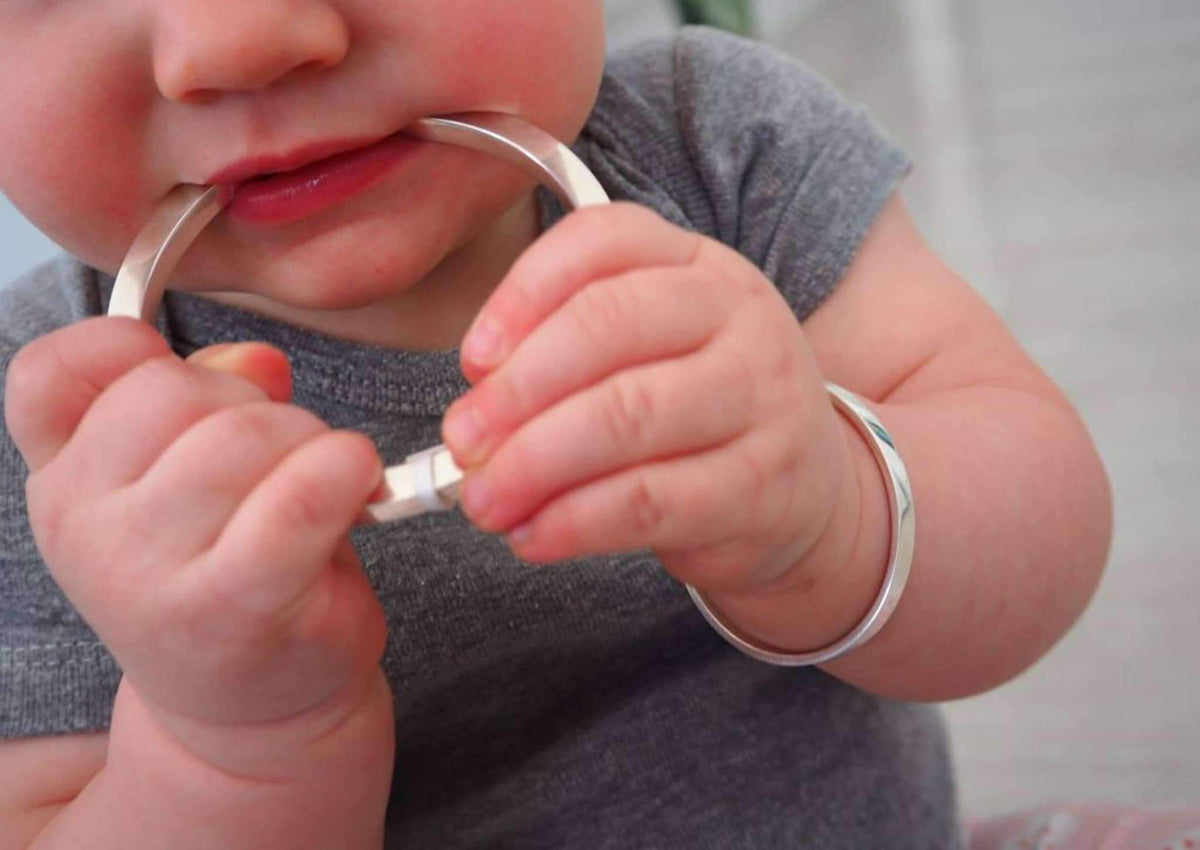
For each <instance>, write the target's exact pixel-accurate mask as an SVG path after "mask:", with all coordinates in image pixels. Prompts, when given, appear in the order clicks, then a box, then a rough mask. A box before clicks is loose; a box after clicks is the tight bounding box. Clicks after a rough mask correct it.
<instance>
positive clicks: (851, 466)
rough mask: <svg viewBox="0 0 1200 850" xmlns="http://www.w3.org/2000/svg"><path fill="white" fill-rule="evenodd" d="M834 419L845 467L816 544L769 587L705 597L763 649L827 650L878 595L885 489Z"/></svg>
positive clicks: (868, 458) (861, 446) (857, 442)
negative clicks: (844, 449) (843, 442)
mask: <svg viewBox="0 0 1200 850" xmlns="http://www.w3.org/2000/svg"><path fill="white" fill-rule="evenodd" d="M838 419H839V421H840V422H841V425H842V433H843V434H844V435H845V439H846V446H847V457H848V462H847V463H844V464H842V465H841V469H842V474H843V479H842V483H841V485H840V487H839V489H838V498H837V503H836V506H835V508H834V510H833V512H832V514H831V515H830V518H829V522H828V524H827V525H826V527H825V528H824V530H823V531H822V533H821V535H820V536H819V537H818V538H817V540H816V542H815V543H813V545H812V546H811V547H810V548H809V549H808V550H807V551H806V552H805V553H804V554H803V555H802V556H801V557H800V558H799V559H798V560H797V561H795V562H794V563H793V564H792V566H791V567H790V568H789V569H788V570H786V571H785V572H784V573H782V574H781V575H779V576H778V577H777V578H775V579H773V580H772V581H771V582H769V583H767V584H764V585H760V586H755V587H750V588H745V589H741V590H737V591H732V590H713V591H708V590H705V591H703V594H704V597H705V600H706V602H707V604H708V605H709V607H710V608H712V609H713V611H714V613H715V614H716V615H717V616H718V617H719V618H720V619H721V620H722V621H724V622H726V623H728V624H730V625H732V626H733V627H735V629H736V630H737V631H738V632H739V633H741V634H744V635H745V636H747V637H748V638H750V639H753V640H754V641H756V642H759V643H762V644H765V645H767V646H772V647H778V648H780V649H782V650H792V651H796V652H801V651H807V650H813V649H817V648H821V647H826V646H829V645H831V644H833V643H834V642H835V641H838V640H840V639H841V638H842V637H844V636H845V635H847V634H848V633H849V632H850V631H851V630H852V629H854V628H855V626H857V625H858V624H859V623H860V622H861V621H862V619H863V617H864V615H866V613H867V611H868V610H869V609H870V608H871V606H872V603H873V602H874V601H875V599H876V597H877V595H878V593H879V587H880V583H881V581H882V579H883V575H884V571H885V568H886V566H887V561H888V544H889V542H890V507H889V501H888V495H887V490H886V488H885V486H884V484H883V479H882V477H881V475H880V469H879V465H878V463H877V462H876V460H875V458H874V456H873V455H872V454H871V451H870V449H869V448H868V447H867V445H866V444H865V443H864V441H863V438H862V436H861V435H860V434H859V433H858V432H857V431H856V429H855V428H854V427H853V426H852V425H850V424H849V423H848V422H846V421H845V419H844V418H843V417H841V416H839V417H838Z"/></svg>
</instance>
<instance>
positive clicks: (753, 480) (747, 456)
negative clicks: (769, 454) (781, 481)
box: [733, 450, 771, 503]
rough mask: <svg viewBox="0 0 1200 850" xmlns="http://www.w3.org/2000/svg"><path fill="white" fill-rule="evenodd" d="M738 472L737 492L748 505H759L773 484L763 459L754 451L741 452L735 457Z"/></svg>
mask: <svg viewBox="0 0 1200 850" xmlns="http://www.w3.org/2000/svg"><path fill="white" fill-rule="evenodd" d="M733 460H734V464H735V469H736V470H737V472H736V476H737V477H736V481H737V483H736V492H737V493H739V494H740V495H741V497H742V499H743V500H744V501H746V502H747V503H757V501H758V500H759V499H760V498H762V496H763V494H764V493H766V492H767V488H768V487H769V486H770V484H771V475H770V473H769V472H768V471H767V468H766V465H765V464H764V463H763V461H762V459H761V458H759V457H757V456H756V455H755V454H754V452H752V451H748V450H746V451H739V452H736V453H735V454H734V456H733Z"/></svg>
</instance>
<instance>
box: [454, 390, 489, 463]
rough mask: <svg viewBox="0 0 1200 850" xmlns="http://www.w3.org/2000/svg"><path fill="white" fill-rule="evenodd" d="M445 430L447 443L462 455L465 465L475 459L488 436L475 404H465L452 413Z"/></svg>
mask: <svg viewBox="0 0 1200 850" xmlns="http://www.w3.org/2000/svg"><path fill="white" fill-rule="evenodd" d="M445 430H446V434H445V438H446V442H447V443H448V444H449V445H450V447H451V448H452V449H454V450H456V451H457V452H458V453H459V454H460V455H461V459H462V460H463V461H464V462H465V463H470V462H471V461H473V460H474V459H475V456H476V454H477V453H478V452H479V449H480V447H481V446H482V444H483V440H484V437H485V435H486V434H487V426H486V424H484V421H483V417H482V416H480V415H479V409H478V408H477V407H475V405H473V404H463V405H461V406H459V407H458V408H457V409H456V410H453V411H451V413H450V415H449V416H448V417H447V418H446V424H445Z"/></svg>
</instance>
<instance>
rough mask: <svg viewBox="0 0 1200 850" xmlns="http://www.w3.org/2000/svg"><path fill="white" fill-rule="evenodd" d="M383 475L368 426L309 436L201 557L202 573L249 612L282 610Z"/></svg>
mask: <svg viewBox="0 0 1200 850" xmlns="http://www.w3.org/2000/svg"><path fill="white" fill-rule="evenodd" d="M382 479H383V464H382V462H381V461H380V459H379V455H378V453H377V452H376V450H375V446H374V444H373V443H372V442H371V441H370V440H369V439H368V438H367V437H365V436H363V435H362V434H356V433H353V432H349V431H333V432H330V433H327V434H324V435H322V436H320V437H317V438H315V439H313V440H310V441H309V442H307V443H305V444H304V445H303V446H301V447H299V448H298V449H296V450H295V451H293V452H292V453H291V454H289V455H288V456H287V457H286V458H285V459H284V460H283V461H281V462H280V463H279V465H278V466H277V467H276V468H275V470H274V471H273V472H272V473H271V474H270V475H269V476H267V477H266V478H265V479H264V480H263V481H262V482H261V483H260V484H259V485H258V486H257V487H256V488H255V489H254V491H253V492H251V494H250V495H249V496H248V497H247V498H246V500H245V501H244V502H243V503H242V505H241V507H240V508H239V509H238V511H237V513H236V514H234V517H233V519H232V520H230V522H229V524H228V525H227V526H226V527H225V530H224V531H223V532H222V533H221V536H220V538H219V539H218V540H217V542H216V545H214V546H213V548H212V549H211V550H210V551H209V552H208V554H207V555H205V556H204V557H203V562H202V563H201V564H200V565H199V569H198V574H197V578H198V580H201V581H212V582H214V583H215V586H216V587H218V588H219V590H220V592H221V593H222V595H223V596H225V597H226V598H227V599H229V601H230V602H231V603H233V604H235V605H237V606H238V607H239V608H241V609H242V611H243V612H245V613H247V614H251V615H261V614H270V613H273V612H281V611H284V610H285V609H287V608H289V607H290V606H291V605H292V604H293V603H296V602H298V601H299V600H300V599H301V598H302V597H303V596H304V595H305V594H306V593H307V592H308V591H309V590H311V589H313V587H314V585H315V583H316V582H317V580H318V578H319V576H320V573H321V572H322V571H323V570H325V569H326V568H327V567H328V566H329V564H330V562H331V561H332V560H333V557H334V553H335V551H336V550H337V549H338V546H339V544H340V543H341V542H342V540H343V539H344V538H345V536H346V534H347V533H348V532H349V530H350V528H351V526H352V525H353V524H354V522H355V520H356V519H357V518H358V517H359V516H360V515H361V514H362V510H363V508H364V507H365V506H366V504H367V501H368V499H369V498H370V496H371V495H372V494H373V493H374V492H375V490H376V488H377V487H378V486H379V484H380V482H381V481H382ZM233 565H235V566H236V568H231V566H233Z"/></svg>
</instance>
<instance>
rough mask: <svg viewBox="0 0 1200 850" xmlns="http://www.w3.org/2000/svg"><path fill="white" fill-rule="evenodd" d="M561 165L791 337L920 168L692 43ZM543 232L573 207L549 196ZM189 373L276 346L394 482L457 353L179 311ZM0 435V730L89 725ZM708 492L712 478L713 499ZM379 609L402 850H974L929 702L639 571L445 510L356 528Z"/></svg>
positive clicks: (63, 266)
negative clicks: (683, 230) (530, 549)
mask: <svg viewBox="0 0 1200 850" xmlns="http://www.w3.org/2000/svg"><path fill="white" fill-rule="evenodd" d="M576 151H577V152H578V153H579V154H580V155H581V156H582V157H583V159H584V160H585V161H586V162H587V163H588V165H589V166H590V167H591V168H592V169H593V171H594V172H595V173H596V175H597V176H598V177H599V178H600V180H601V182H602V183H604V185H605V186H606V187H607V189H608V190H609V192H610V193H611V195H612V196H613V197H614V199H626V200H632V201H636V202H638V203H641V204H645V205H646V206H649V207H651V208H653V209H655V210H657V211H658V212H659V213H661V214H662V215H664V216H666V217H667V218H668V219H670V220H671V221H674V222H676V223H678V224H680V225H683V226H686V227H689V228H692V229H695V230H698V231H701V232H703V233H706V234H709V235H710V236H713V237H715V238H717V239H719V240H721V241H722V242H725V243H726V244H729V245H731V246H734V247H735V248H736V249H737V250H739V251H740V252H741V253H742V254H744V255H745V256H747V257H748V258H750V259H751V260H752V261H753V262H755V263H756V264H757V265H758V266H759V267H760V268H761V269H763V270H764V272H765V273H766V274H767V276H768V277H769V278H770V279H771V280H773V281H774V282H775V283H776V284H777V286H778V287H779V288H780V290H781V291H782V292H783V293H784V295H785V296H786V297H787V300H788V302H789V303H790V304H791V306H792V308H793V310H794V311H795V314H796V316H797V318H798V319H801V320H802V319H803V318H804V317H805V316H807V315H808V314H809V313H810V312H811V311H812V310H813V309H815V308H816V307H817V306H818V305H819V304H820V302H821V300H822V299H823V298H824V297H825V296H826V295H827V294H828V293H829V292H830V290H831V289H832V287H833V286H834V285H835V284H836V282H837V281H838V279H839V277H840V276H841V275H842V273H843V272H844V270H845V268H846V266H847V264H848V263H849V261H850V260H851V259H852V257H853V255H854V253H855V251H856V250H857V248H858V246H859V244H860V243H861V241H862V239H863V237H864V235H865V234H866V232H867V230H868V229H869V227H870V225H871V223H872V221H873V220H874V218H875V216H876V215H877V213H878V211H879V209H880V207H881V205H882V204H883V202H884V200H885V199H886V198H887V197H888V196H889V195H890V194H891V193H892V192H893V190H894V189H895V187H896V185H897V183H898V181H899V180H900V179H901V178H902V177H903V175H904V174H905V173H906V170H907V168H908V164H907V162H906V160H905V159H904V157H903V155H902V154H901V153H900V152H898V151H897V150H896V149H895V148H894V147H893V146H892V145H891V144H890V143H889V142H888V141H887V140H885V139H884V138H883V137H882V136H881V135H880V134H879V132H878V131H877V130H876V129H875V128H874V127H873V126H872V124H871V123H870V122H869V120H868V119H867V118H866V117H865V116H864V114H863V113H862V111H861V110H859V109H857V108H854V107H852V106H850V105H848V104H847V103H845V102H844V101H843V100H841V99H840V98H839V97H838V96H837V95H836V93H835V92H834V91H833V90H832V89H831V88H830V87H829V86H828V85H827V84H826V83H825V82H823V81H822V80H821V79H819V78H818V77H816V76H815V75H814V74H812V73H811V72H810V71H808V70H806V69H805V68H803V67H801V66H799V65H797V64H794V63H792V62H791V61H790V60H787V59H785V58H783V57H781V56H780V55H778V54H776V53H773V52H771V51H769V50H767V49H765V48H762V47H760V46H755V45H752V44H750V43H748V42H742V41H738V40H735V39H732V38H730V37H727V36H722V35H718V34H716V33H713V32H710V31H705V30H698V29H692V30H685V31H683V32H682V34H680V35H677V36H675V37H672V38H670V39H664V40H659V41H654V42H649V43H646V44H643V45H640V46H637V47H634V48H631V49H628V50H626V51H624V52H623V53H621V54H619V55H616V56H614V57H613V58H612V59H611V61H610V64H609V67H608V71H607V74H606V76H605V79H604V83H603V87H602V90H601V93H600V97H599V102H598V103H597V105H596V108H595V111H594V114H593V115H592V117H591V119H590V121H589V123H588V125H587V128H586V130H585V131H584V133H583V135H582V137H581V139H580V140H579V142H578V144H577V145H576ZM542 213H543V219H544V223H545V225H546V226H549V225H550V224H552V223H553V221H554V220H555V219H556V218H558V217H559V216H560V215H561V211H560V210H559V209H558V208H557V206H556V204H555V202H554V201H552V200H551V199H550V198H549V196H548V195H544V194H543V196H542ZM111 284H112V281H111V279H110V278H109V277H107V276H105V275H102V274H100V273H97V272H96V271H94V270H92V269H89V268H86V267H84V266H82V265H80V264H78V263H77V262H75V261H73V260H71V259H69V258H63V259H61V260H58V261H56V262H53V263H51V264H49V265H47V266H44V267H42V268H40V269H38V270H36V271H34V272H33V273H31V274H30V275H28V276H26V277H25V278H23V279H22V280H20V281H18V282H17V283H15V284H14V285H12V286H10V287H8V288H7V289H5V290H0V368H7V365H8V363H9V362H10V360H11V358H12V356H13V355H14V353H15V352H16V350H17V349H18V348H19V347H20V346H21V345H22V344H24V343H25V342H27V341H28V340H30V339H32V338H34V337H35V336H38V335H40V334H43V333H46V332H47V331H50V330H52V329H53V328H57V327H60V326H62V325H64V324H67V323H69V322H73V321H76V320H78V319H81V318H84V317H86V316H95V315H98V314H101V313H103V311H104V309H105V307H106V305H107V299H108V295H109V292H110V289H111ZM161 327H162V328H163V330H164V332H165V333H166V335H167V337H168V339H169V340H170V341H171V343H172V346H173V347H174V348H175V350H176V351H178V352H179V353H181V354H187V353H189V352H191V351H193V350H195V349H196V348H198V347H201V346H205V345H210V344H213V343H217V342H223V341H229V340H238V339H259V340H265V341H268V342H271V343H274V344H275V345H277V346H279V347H281V348H282V349H284V350H285V351H287V352H288V353H289V355H290V356H291V358H292V363H293V365H294V368H295V385H296V395H295V398H296V402H297V403H298V404H300V405H302V406H304V407H307V408H310V409H312V410H314V411H315V412H316V413H318V414H319V415H320V416H321V417H322V418H324V419H325V420H326V421H327V422H329V423H330V424H331V425H333V426H335V427H338V428H354V429H358V430H361V431H363V432H365V433H367V434H368V435H370V436H371V437H372V438H374V439H375V440H376V442H377V443H378V445H379V448H380V452H381V454H382V455H383V457H384V458H385V460H387V461H388V462H389V463H394V462H398V461H399V460H401V459H403V457H404V456H405V455H406V454H408V453H410V452H412V451H415V450H418V449H423V448H426V447H428V446H430V445H434V444H436V443H437V442H439V440H440V434H439V429H440V421H441V415H442V414H443V413H444V411H445V410H446V408H447V407H448V406H449V404H450V403H451V402H452V401H453V400H454V399H455V398H457V397H458V396H459V395H461V394H462V393H463V392H465V391H466V390H467V389H468V384H467V383H466V381H465V380H464V378H463V376H462V374H461V371H460V370H459V367H458V352H457V351H445V352H435V353H416V352H404V351H390V350H384V349H379V348H372V347H368V346H361V345H356V344H351V343H347V342H344V341H339V340H335V339H331V338H328V337H324V336H320V335H317V334H313V333H310V332H306V331H302V330H298V329H295V328H292V327H288V326H286V325H283V324H280V323H277V322H273V321H270V320H267V319H264V318H261V317H257V316H253V315H250V314H247V313H243V312H240V311H238V310H235V309H232V308H229V307H225V306H220V305H217V304H214V303H212V302H209V301H206V300H203V299H201V298H197V297H193V296H189V295H184V294H171V295H169V296H168V298H167V299H166V307H165V310H164V314H163V319H162V325H161ZM25 475H26V470H25V468H24V465H23V463H22V461H21V459H20V457H19V455H18V454H17V452H16V450H15V449H14V448H13V446H12V444H11V440H10V439H9V438H8V436H7V434H2V433H0V736H5V737H10V738H11V737H20V736H30V735H45V734H57V733H66V732H80V731H85V730H95V729H101V728H104V727H105V726H106V724H107V723H108V720H109V714H110V710H111V702H112V698H113V694H114V691H115V688H116V685H117V680H118V676H119V671H118V669H117V667H116V666H115V664H114V662H113V661H112V659H111V657H110V656H109V655H108V653H107V652H106V651H105V649H104V648H103V646H101V645H100V644H99V643H98V642H97V641H96V638H95V636H94V634H93V633H92V632H91V631H90V630H89V629H88V627H87V626H86V624H85V623H84V622H82V620H81V619H80V618H79V616H78V615H77V614H76V613H75V612H74V610H73V609H72V607H71V605H70V604H69V603H68V602H67V601H66V600H65V599H64V597H63V596H62V595H61V594H60V592H59V591H58V589H57V588H56V587H55V585H54V583H53V581H52V579H51V578H50V577H49V575H48V574H47V572H46V569H45V567H44V565H43V563H42V561H41V558H40V557H39V554H38V551H37V549H36V547H35V545H34V543H33V540H32V538H31V534H30V531H29V528H28V520H27V518H26V512H25V503H24V495H23V489H22V485H23V481H24V478H25ZM714 486H719V482H714ZM354 539H355V544H356V546H357V549H358V551H359V553H360V554H361V556H362V560H363V564H364V566H365V568H366V571H367V573H368V575H369V576H370V579H371V581H372V583H373V585H374V587H375V589H376V591H377V592H378V594H379V598H380V600H381V601H382V603H383V606H384V608H385V610H386V611H387V615H388V619H389V623H390V639H389V642H388V647H387V653H386V657H385V659H384V666H385V669H386V672H387V676H388V678H389V680H390V681H391V684H392V687H393V689H394V692H395V697H396V731H397V747H396V767H395V779H394V786H393V795H392V803H391V807H390V809H389V816H388V846H390V847H391V846H394V847H422V848H424V847H430V848H449V847H513V848H542V847H546V848H549V847H570V848H593V847H614V848H630V847H654V848H776V847H812V848H867V847H870V848H875V847H888V848H893V850H897V848H944V847H958V846H960V840H959V832H958V821H957V814H956V809H955V799H954V785H953V780H952V776H951V773H950V767H949V760H948V752H947V743H946V740H945V735H944V731H943V727H942V724H941V720H940V718H939V716H938V713H937V712H936V710H935V709H933V708H930V707H927V706H917V705H910V704H906V703H901V702H895V701H891V700H886V699H880V698H878V697H875V696H872V695H869V694H866V693H864V692H862V691H859V690H857V689H855V688H852V687H850V686H848V685H846V684H844V683H842V682H840V681H838V680H836V679H834V678H831V677H830V676H827V675H826V674H824V673H823V672H821V671H820V670H817V669H812V668H809V669H798V670H797V669H785V668H778V667H771V666H768V665H765V664H761V663H759V662H756V661H752V660H750V659H748V658H746V657H745V656H743V655H741V654H739V653H738V652H736V651H735V650H733V649H731V648H730V647H729V646H728V645H726V644H725V643H724V642H723V641H722V640H721V638H720V637H718V636H717V635H716V634H714V633H713V631H712V630H711V629H710V628H709V627H708V625H707V624H706V623H705V622H704V620H703V619H702V618H701V617H700V615H699V614H698V613H697V612H696V611H695V610H694V609H693V607H692V605H691V602H690V601H689V599H688V597H687V595H686V594H685V592H684V590H683V588H682V587H681V585H680V584H678V583H677V582H676V581H675V580H674V579H672V578H671V577H670V576H669V575H667V573H666V572H664V571H663V569H662V568H661V566H660V564H659V563H658V562H657V561H656V559H655V558H654V556H653V554H652V553H650V552H648V551H639V552H632V553H626V554H619V555H611V556H605V557H589V558H582V559H577V560H573V561H570V562H566V563H562V564H559V565H556V566H555V567H553V568H550V569H530V568H529V567H528V566H525V565H522V564H521V563H520V562H519V561H518V560H517V559H515V558H514V556H513V555H512V554H511V552H510V551H509V550H508V548H507V547H506V546H505V545H504V543H503V541H502V540H500V539H498V538H496V537H491V536H488V535H486V534H483V533H482V532H480V531H478V530H477V529H475V528H474V527H473V526H472V525H470V523H468V522H467V520H466V519H465V518H464V517H463V515H462V514H461V513H459V512H457V511H455V512H450V513H444V514H436V515H430V516H424V517H419V518H416V519H413V520H410V521H407V522H402V523H398V524H394V525H390V526H377V527H371V528H365V529H361V530H358V531H356V532H355V535H354Z"/></svg>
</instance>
